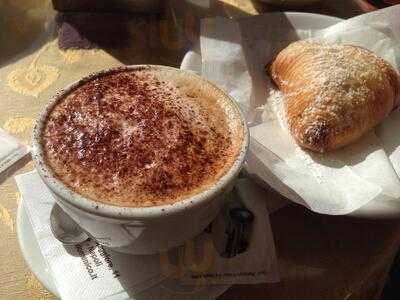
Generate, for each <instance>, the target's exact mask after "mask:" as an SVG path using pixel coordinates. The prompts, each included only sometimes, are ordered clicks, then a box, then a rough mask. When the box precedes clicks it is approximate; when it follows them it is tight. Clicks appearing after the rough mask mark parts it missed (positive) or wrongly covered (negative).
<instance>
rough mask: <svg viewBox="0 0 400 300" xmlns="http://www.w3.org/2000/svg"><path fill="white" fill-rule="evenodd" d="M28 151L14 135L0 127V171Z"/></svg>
mask: <svg viewBox="0 0 400 300" xmlns="http://www.w3.org/2000/svg"><path fill="white" fill-rule="evenodd" d="M28 152H29V150H28V148H27V147H26V146H24V145H23V144H21V143H20V142H19V141H18V140H17V139H16V138H15V137H13V136H11V135H9V134H8V133H7V132H5V131H4V130H3V129H1V128H0V173H1V172H3V171H4V170H6V169H7V168H9V167H10V166H11V165H12V164H14V163H15V162H17V161H18V160H19V159H21V158H22V157H24V156H25V155H26V154H27V153H28Z"/></svg>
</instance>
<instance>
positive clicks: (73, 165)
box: [42, 70, 233, 206]
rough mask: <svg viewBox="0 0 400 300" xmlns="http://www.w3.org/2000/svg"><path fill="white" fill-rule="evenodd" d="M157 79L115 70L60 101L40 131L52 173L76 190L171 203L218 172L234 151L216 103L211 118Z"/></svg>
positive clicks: (140, 202)
mask: <svg viewBox="0 0 400 300" xmlns="http://www.w3.org/2000/svg"><path fill="white" fill-rule="evenodd" d="M164 80H165V79H163V80H160V78H158V76H157V74H156V73H155V72H151V71H149V70H141V71H124V72H116V73H112V74H107V75H104V76H102V77H98V78H95V79H93V80H91V81H89V82H87V83H84V84H83V85H81V86H79V87H78V88H76V89H75V90H74V91H72V92H71V93H70V94H69V95H68V96H66V97H65V98H64V99H63V100H62V101H60V102H59V103H58V104H57V105H56V106H55V108H54V109H53V110H52V111H51V113H50V115H49V117H48V119H47V122H46V125H45V129H44V131H43V135H42V143H43V148H44V153H45V157H46V160H47V163H48V164H49V165H50V166H51V168H52V169H53V171H54V173H55V175H56V176H57V177H58V178H60V179H61V180H62V181H63V182H64V183H66V184H67V185H69V186H70V187H71V188H72V189H74V190H75V191H77V192H78V193H80V194H82V195H83V196H86V197H89V198H92V199H95V200H98V201H101V202H106V203H109V204H115V205H122V206H150V205H159V204H166V203H173V202H176V201H178V200H179V199H181V198H182V197H185V196H188V195H190V194H192V193H194V192H196V191H198V190H201V189H202V188H203V187H204V186H207V185H209V184H211V183H212V182H213V181H215V180H216V179H217V178H218V177H220V176H221V175H222V174H223V172H224V170H226V168H227V165H228V164H231V163H232V161H231V157H232V155H233V146H232V140H231V138H230V134H231V132H230V129H229V126H228V125H227V123H226V121H225V119H226V118H225V117H224V115H223V112H222V110H221V112H220V116H219V117H217V116H212V118H210V116H209V113H210V111H207V107H200V106H199V105H197V107H196V103H195V101H193V99H191V100H192V101H191V102H185V101H186V100H187V99H185V97H184V96H185V94H184V93H181V92H180V88H179V87H177V86H176V85H174V84H173V82H171V83H169V82H165V81H164ZM189 104H190V105H189ZM214 106H215V107H212V110H211V112H212V113H213V114H214V113H215V109H218V108H217V107H216V105H214ZM199 124H200V125H199ZM217 127H218V128H217ZM228 167H229V166H228Z"/></svg>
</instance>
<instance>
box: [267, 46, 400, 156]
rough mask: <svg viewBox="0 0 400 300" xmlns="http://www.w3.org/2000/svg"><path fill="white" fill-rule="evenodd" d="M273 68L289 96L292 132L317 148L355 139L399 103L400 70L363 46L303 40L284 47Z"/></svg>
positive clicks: (273, 74) (321, 149) (273, 75)
mask: <svg viewBox="0 0 400 300" xmlns="http://www.w3.org/2000/svg"><path fill="white" fill-rule="evenodd" d="M268 68H269V70H268V71H269V73H270V75H271V78H272V79H273V81H274V82H275V83H276V85H277V86H278V88H279V89H280V90H281V91H282V92H283V93H284V95H285V100H284V101H285V102H284V106H285V110H286V117H287V123H288V127H289V130H290V132H291V134H292V136H293V137H294V139H295V140H296V142H297V143H298V144H299V145H300V146H302V147H303V148H307V149H310V150H313V151H317V152H326V151H330V150H334V149H337V148H340V147H343V146H345V145H347V144H349V143H352V142H353V141H355V140H356V139H358V138H359V137H360V136H362V135H363V134H364V133H366V132H367V131H368V130H370V129H372V128H373V127H374V126H376V125H377V124H379V123H380V122H382V120H383V119H384V118H385V117H386V116H387V115H388V114H389V113H390V112H391V111H392V110H393V108H394V107H396V106H397V104H398V97H399V91H400V83H399V75H398V73H397V71H396V70H394V69H393V68H392V66H391V65H390V64H389V63H388V62H386V61H385V60H383V59H382V58H380V57H378V56H377V55H375V54H374V53H372V52H370V51H368V50H366V49H363V48H360V47H356V46H351V45H340V44H327V43H316V42H308V41H298V42H294V43H292V44H290V45H289V46H288V47H287V48H285V49H284V50H282V51H281V52H280V53H279V54H278V55H277V57H276V58H275V59H274V61H273V62H272V63H271V64H270V65H269V66H268Z"/></svg>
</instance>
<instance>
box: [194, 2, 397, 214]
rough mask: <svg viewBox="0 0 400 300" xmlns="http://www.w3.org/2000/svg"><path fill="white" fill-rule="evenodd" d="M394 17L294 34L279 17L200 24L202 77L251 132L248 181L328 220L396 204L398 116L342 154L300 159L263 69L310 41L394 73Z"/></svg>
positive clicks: (381, 14) (389, 13)
mask: <svg viewBox="0 0 400 300" xmlns="http://www.w3.org/2000/svg"><path fill="white" fill-rule="evenodd" d="M399 15H400V5H397V6H393V7H390V8H387V9H383V10H379V11H377V12H373V13H369V14H365V15H361V16H358V17H356V18H353V19H349V20H346V21H343V22H340V23H338V24H336V25H334V26H331V27H330V28H327V29H324V30H319V31H315V30H296V29H295V28H293V26H292V24H291V23H290V21H289V20H288V19H287V18H286V17H285V15H284V14H280V13H277V14H273V15H272V14H268V15H259V16H254V17H247V18H243V19H240V20H238V21H235V20H230V19H224V18H210V19H205V20H203V22H202V26H201V57H202V75H203V76H205V77H206V78H209V79H210V80H211V81H213V82H215V83H216V84H218V85H219V86H221V87H222V88H223V89H225V90H226V91H227V92H228V93H229V94H230V95H232V96H233V97H235V99H236V100H237V101H238V103H239V104H240V106H241V108H242V109H243V111H244V113H245V115H246V118H247V120H248V124H249V126H250V127H251V128H250V134H251V147H250V154H249V157H248V164H247V165H248V170H249V171H250V172H251V173H253V174H255V175H256V176H257V177H259V178H261V179H262V180H264V181H265V182H267V183H268V184H269V185H271V186H272V187H273V188H275V189H276V190H278V191H279V192H280V193H282V194H283V195H285V196H287V197H289V198H290V199H292V200H294V201H296V202H298V203H301V204H303V205H305V206H307V207H309V208H310V209H312V210H314V211H316V212H320V213H325V214H332V215H338V214H347V213H350V212H352V211H354V210H356V209H358V208H360V207H362V206H363V205H365V204H366V203H368V202H369V201H371V200H374V201H398V200H397V199H399V197H400V180H399V176H398V174H400V162H399V159H400V149H399V145H400V138H397V137H396V136H398V132H400V121H399V118H400V115H399V114H398V113H397V112H394V113H392V114H391V116H390V117H389V118H388V119H386V120H385V121H384V122H383V124H382V125H381V126H379V127H377V129H376V130H373V131H371V132H370V133H368V134H367V135H365V136H364V137H363V138H361V139H360V140H359V141H357V142H356V143H355V144H353V145H351V146H347V147H345V148H343V149H341V150H339V151H335V152H333V153H328V154H316V153H311V152H309V151H304V150H302V149H301V148H300V147H299V146H297V144H296V143H295V142H294V140H293V138H292V137H291V135H290V133H289V132H288V131H287V130H286V129H285V128H284V124H283V122H282V115H281V113H279V112H280V111H281V108H280V106H281V105H282V102H281V101H282V96H281V95H279V93H277V92H275V91H273V90H272V85H271V83H270V80H269V78H268V76H267V75H266V72H265V65H266V64H267V63H269V62H270V61H271V60H272V59H273V57H274V56H275V55H276V54H277V53H278V52H279V51H280V50H281V49H283V48H284V47H285V46H287V45H288V44H289V43H290V42H292V41H295V40H298V39H305V38H312V39H315V40H324V41H329V42H339V43H340V42H341V43H348V44H354V45H358V46H363V47H365V48H367V49H370V50H371V51H374V52H375V53H376V54H378V55H380V56H381V57H383V58H385V59H386V60H388V61H389V62H390V63H391V64H392V65H393V66H394V67H396V68H397V69H398V67H399V65H400V63H399V62H400V51H399V49H400V18H399V17H398V16H399ZM399 205H400V203H399Z"/></svg>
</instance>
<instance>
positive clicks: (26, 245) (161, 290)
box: [17, 201, 230, 300]
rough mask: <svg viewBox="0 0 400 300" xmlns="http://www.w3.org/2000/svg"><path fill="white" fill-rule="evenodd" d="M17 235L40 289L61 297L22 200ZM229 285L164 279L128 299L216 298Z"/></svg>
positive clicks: (193, 299)
mask: <svg viewBox="0 0 400 300" xmlns="http://www.w3.org/2000/svg"><path fill="white" fill-rule="evenodd" d="M17 235H18V241H19V245H20V248H21V251H22V255H23V256H24V258H25V261H26V263H27V264H28V266H29V268H30V269H31V271H32V272H33V273H34V274H35V276H36V277H37V279H38V280H39V281H40V282H41V283H42V284H43V286H44V287H45V288H46V289H47V290H49V291H50V292H51V293H52V294H53V295H54V296H56V297H57V298H60V295H59V293H58V291H57V288H56V286H55V284H54V282H53V279H52V275H51V272H50V270H49V268H48V266H47V265H46V262H45V260H44V258H43V256H42V253H41V252H40V249H39V245H38V243H37V241H36V239H35V234H34V233H33V229H32V225H31V223H30V221H29V218H28V216H27V214H26V212H25V208H24V207H23V201H20V202H19V205H18V212H17ZM229 287H230V286H229V285H214V286H210V287H203V288H199V289H198V290H193V288H192V287H183V286H180V285H178V282H177V281H175V280H172V279H166V280H164V281H162V282H161V283H160V284H159V285H156V286H154V287H152V288H150V289H148V290H146V291H143V292H141V293H139V294H137V295H134V296H133V297H132V296H131V299H136V300H153V299H171V300H186V299H188V300H196V299H199V300H200V299H215V298H217V297H218V296H219V295H221V294H222V293H224V292H225V291H226V290H227V289H228V288H229Z"/></svg>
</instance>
